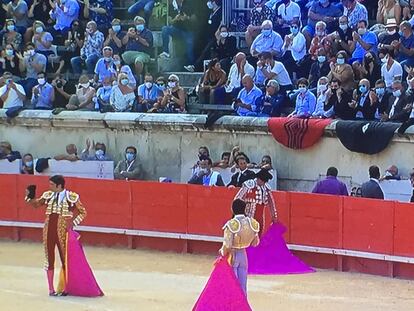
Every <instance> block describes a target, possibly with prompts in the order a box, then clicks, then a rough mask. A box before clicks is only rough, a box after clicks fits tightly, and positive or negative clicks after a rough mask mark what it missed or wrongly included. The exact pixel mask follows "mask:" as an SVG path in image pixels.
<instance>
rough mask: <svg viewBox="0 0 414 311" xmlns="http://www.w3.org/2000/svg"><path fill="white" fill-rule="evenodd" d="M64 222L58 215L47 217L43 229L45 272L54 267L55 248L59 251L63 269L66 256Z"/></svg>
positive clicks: (65, 229)
mask: <svg viewBox="0 0 414 311" xmlns="http://www.w3.org/2000/svg"><path fill="white" fill-rule="evenodd" d="M66 233H67V228H66V220H65V218H64V217H62V216H60V215H58V214H50V215H48V216H47V218H46V221H45V226H44V228H43V246H44V249H45V270H53V269H54V267H55V248H56V246H57V248H58V251H59V256H60V260H61V262H62V267H63V268H64V267H65V254H66Z"/></svg>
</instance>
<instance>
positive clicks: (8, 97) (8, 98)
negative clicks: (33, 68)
mask: <svg viewBox="0 0 414 311" xmlns="http://www.w3.org/2000/svg"><path fill="white" fill-rule="evenodd" d="M2 80H3V81H4V83H5V84H4V85H3V86H2V87H1V88H0V99H1V102H2V103H3V108H6V109H10V108H14V107H16V108H18V107H21V108H23V102H24V101H25V100H26V93H25V91H24V88H23V86H21V85H20V84H16V83H14V81H13V76H12V74H11V73H10V72H7V71H6V72H5V73H4V74H3V77H2Z"/></svg>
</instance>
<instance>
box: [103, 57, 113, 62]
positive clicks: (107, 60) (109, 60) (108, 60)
mask: <svg viewBox="0 0 414 311" xmlns="http://www.w3.org/2000/svg"><path fill="white" fill-rule="evenodd" d="M104 60H105V61H106V62H107V63H109V62H112V57H104Z"/></svg>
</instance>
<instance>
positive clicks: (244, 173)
mask: <svg viewBox="0 0 414 311" xmlns="http://www.w3.org/2000/svg"><path fill="white" fill-rule="evenodd" d="M235 162H236V164H237V167H238V169H239V171H238V172H237V173H235V174H233V175H232V176H231V181H230V183H229V184H228V185H227V187H229V188H234V187H239V188H240V187H241V186H242V185H243V183H244V182H245V181H247V180H250V179H255V178H256V173H255V172H253V171H251V170H249V169H248V168H247V161H246V158H245V157H244V156H242V155H240V156H238V157H237V158H236V160H235Z"/></svg>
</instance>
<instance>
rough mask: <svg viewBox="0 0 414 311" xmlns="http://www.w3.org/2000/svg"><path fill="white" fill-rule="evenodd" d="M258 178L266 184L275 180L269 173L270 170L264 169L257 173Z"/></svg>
mask: <svg viewBox="0 0 414 311" xmlns="http://www.w3.org/2000/svg"><path fill="white" fill-rule="evenodd" d="M256 178H259V179H261V180H263V181H264V182H268V181H269V180H271V179H272V178H273V176H272V174H270V173H269V171H268V170H266V169H264V168H262V169H261V170H260V171H258V172H257V173H256Z"/></svg>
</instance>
